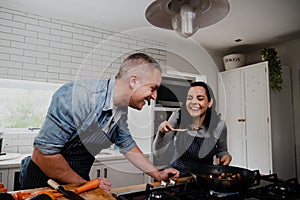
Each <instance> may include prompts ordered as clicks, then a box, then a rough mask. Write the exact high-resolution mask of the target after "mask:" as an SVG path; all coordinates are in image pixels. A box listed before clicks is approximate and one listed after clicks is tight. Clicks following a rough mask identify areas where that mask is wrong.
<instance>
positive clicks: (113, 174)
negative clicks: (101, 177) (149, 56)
mask: <svg viewBox="0 0 300 200" xmlns="http://www.w3.org/2000/svg"><path fill="white" fill-rule="evenodd" d="M102 167H103V168H102V169H103V173H104V174H105V173H107V177H108V178H109V180H110V181H111V183H112V188H119V187H125V186H131V185H138V184H143V183H145V180H144V179H145V175H144V173H143V172H141V171H140V170H138V169H137V168H136V167H134V166H133V165H132V164H131V163H130V162H129V161H127V160H119V161H111V162H104V163H103V166H102Z"/></svg>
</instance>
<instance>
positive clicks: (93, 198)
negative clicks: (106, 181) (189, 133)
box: [10, 184, 116, 200]
mask: <svg viewBox="0 0 300 200" xmlns="http://www.w3.org/2000/svg"><path fill="white" fill-rule="evenodd" d="M63 187H64V188H65V189H66V190H73V189H75V188H76V187H78V184H68V185H63ZM51 189H52V188H50V187H43V188H36V189H30V190H20V191H13V192H10V193H11V194H13V193H17V192H30V193H34V192H37V191H42V190H51ZM79 195H80V196H81V197H83V198H84V199H85V200H116V199H115V198H114V197H113V196H112V195H111V194H110V193H107V192H105V191H104V190H102V189H101V188H97V189H93V190H90V191H86V192H83V193H80V194H79ZM57 200H67V198H65V197H64V196H62V197H58V198H57Z"/></svg>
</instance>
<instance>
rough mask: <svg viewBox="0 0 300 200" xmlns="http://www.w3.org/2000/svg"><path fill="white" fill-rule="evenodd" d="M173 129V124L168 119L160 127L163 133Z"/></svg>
mask: <svg viewBox="0 0 300 200" xmlns="http://www.w3.org/2000/svg"><path fill="white" fill-rule="evenodd" d="M173 129H174V128H173V126H172V125H171V124H170V123H169V122H168V121H164V122H162V123H161V124H160V125H159V127H158V130H159V132H161V133H167V132H169V131H172V130H173Z"/></svg>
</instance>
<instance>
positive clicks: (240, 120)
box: [238, 119, 246, 122]
mask: <svg viewBox="0 0 300 200" xmlns="http://www.w3.org/2000/svg"><path fill="white" fill-rule="evenodd" d="M245 121H246V120H245V119H238V122H245Z"/></svg>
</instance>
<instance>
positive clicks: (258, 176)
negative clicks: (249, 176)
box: [250, 170, 260, 187]
mask: <svg viewBox="0 0 300 200" xmlns="http://www.w3.org/2000/svg"><path fill="white" fill-rule="evenodd" d="M253 173H254V178H255V181H254V182H253V183H252V184H251V185H250V187H252V186H257V185H259V184H260V173H259V170H254V171H253Z"/></svg>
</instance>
